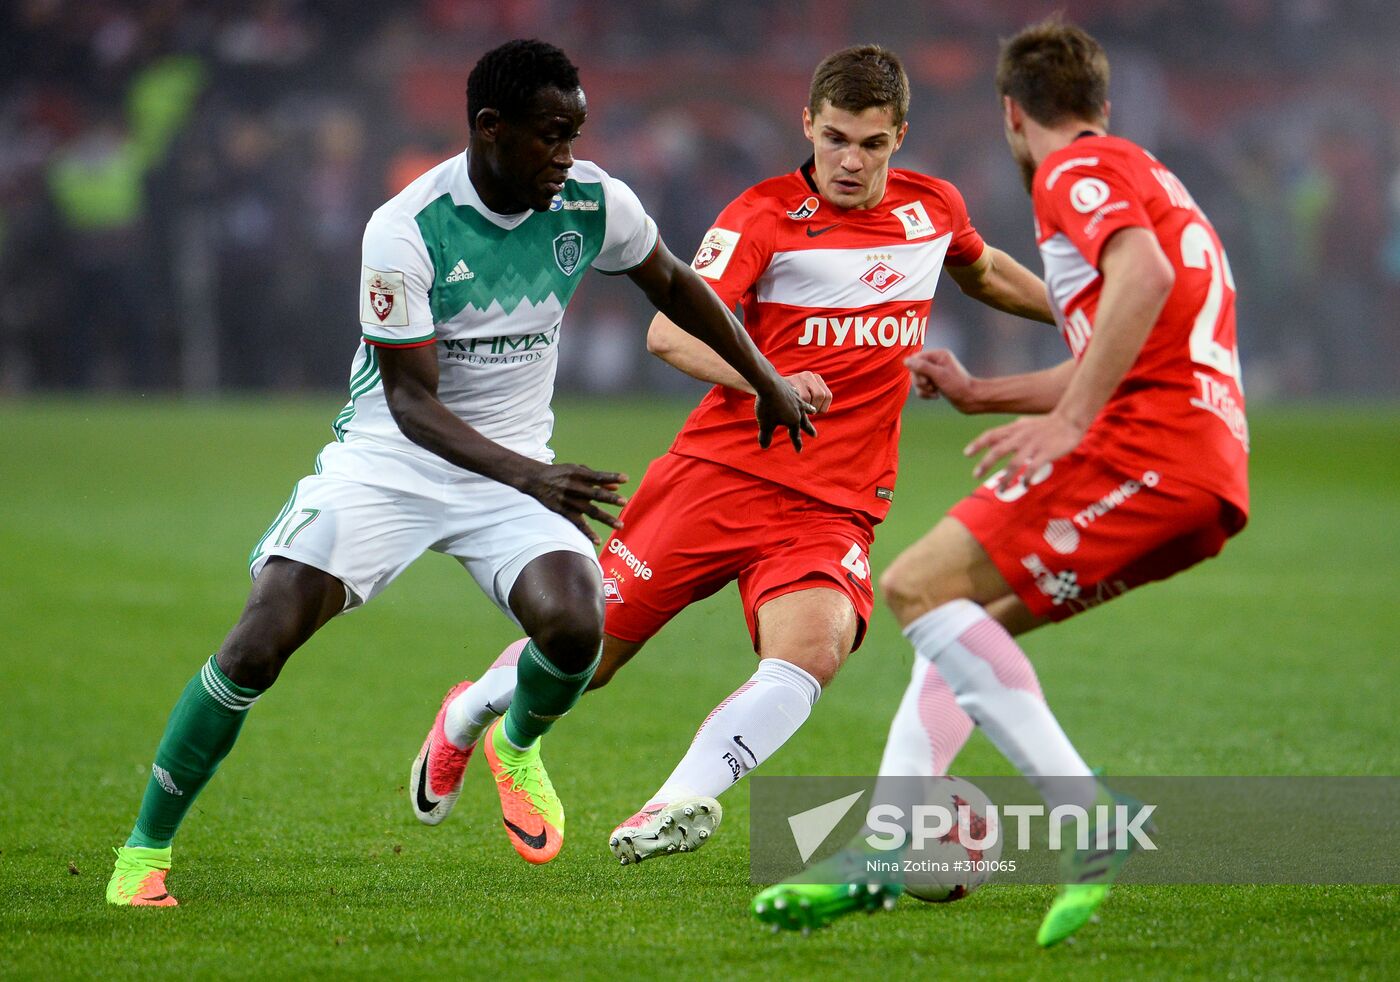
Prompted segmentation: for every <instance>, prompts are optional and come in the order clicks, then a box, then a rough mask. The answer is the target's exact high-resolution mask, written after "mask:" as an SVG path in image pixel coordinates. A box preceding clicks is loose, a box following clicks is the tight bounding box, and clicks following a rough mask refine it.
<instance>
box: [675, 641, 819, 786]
mask: <svg viewBox="0 0 1400 982" xmlns="http://www.w3.org/2000/svg"><path fill="white" fill-rule="evenodd" d="M821 693H822V687H821V684H820V683H819V682H818V681H817V680H816V679H815V678H813V677H812V676H811V675H810V674H809V673H808V672H807V671H806V670H805V669H802V668H799V667H798V666H796V665H794V664H792V663H791V662H786V661H782V660H780V659H777V658H765V659H763V660H762V661H760V662H759V663H758V671H756V672H754V673H753V676H752V677H751V678H750V679H749V680H748V681H747V682H745V683H744V684H743V685H741V686H739V688H737V689H735V690H734V692H733V693H732V694H731V695H730V696H729V697H728V698H726V699H725V700H724V701H723V702H721V703H720V704H719V705H718V706H716V707H715V708H714V709H713V710H711V712H710V715H708V716H706V717H705V722H703V723H701V724H700V729H699V730H698V731H697V732H696V734H695V739H694V741H693V742H692V743H691V745H690V749H689V750H688V751H686V755H685V756H684V757H683V758H681V762H680V763H679V764H677V765H676V769H675V770H674V771H672V772H671V776H670V777H668V778H667V779H666V783H664V784H663V785H661V787H660V789H658V790H657V792H656V794H654V795H652V796H651V799H650V801H649V802H648V804H655V803H657V802H670V801H675V800H676V799H677V798H686V797H691V796H694V795H707V796H709V797H711V798H716V797H718V796H719V795H720V794H721V793H722V792H723V791H724V790H725V789H726V788H729V787H730V786H731V785H733V784H734V783H735V782H737V781H738V780H739V779H740V778H742V777H743V776H744V775H745V774H747V773H748V772H749V771H751V770H753V769H754V768H755V767H757V766H758V765H759V764H761V763H763V761H765V760H767V759H768V758H769V757H771V756H772V755H773V754H774V753H776V752H777V751H778V748H779V747H781V746H782V745H783V744H784V743H786V742H787V740H788V737H790V736H792V735H793V734H794V733H796V732H797V730H798V728H799V727H801V726H802V724H803V723H804V722H806V721H807V717H808V716H810V715H811V713H812V707H813V706H814V705H816V702H817V697H818V696H820V695H821Z"/></svg>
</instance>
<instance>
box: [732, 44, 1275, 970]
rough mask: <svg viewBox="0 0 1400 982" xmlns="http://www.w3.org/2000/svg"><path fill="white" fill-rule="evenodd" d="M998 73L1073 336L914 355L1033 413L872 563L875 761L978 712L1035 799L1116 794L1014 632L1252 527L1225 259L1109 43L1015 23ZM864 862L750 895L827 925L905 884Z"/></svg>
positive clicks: (1070, 926) (931, 765) (1070, 914)
mask: <svg viewBox="0 0 1400 982" xmlns="http://www.w3.org/2000/svg"><path fill="white" fill-rule="evenodd" d="M997 90H998V93H999V95H1000V96H1001V101H1002V109H1003V120H1004V123H1005V128H1006V137H1007V140H1008V142H1009V143H1010V146H1011V152H1012V154H1013V156H1014V157H1015V159H1016V161H1017V163H1018V164H1019V165H1020V167H1021V170H1022V173H1023V175H1024V178H1025V183H1026V189H1027V190H1028V191H1029V192H1030V195H1031V199H1032V202H1033V204H1034V211H1035V223H1036V239H1037V242H1038V243H1039V247H1040V254H1041V258H1042V259H1043V261H1044V264H1045V282H1046V285H1047V286H1048V288H1049V290H1050V297H1051V301H1052V303H1053V305H1054V308H1055V319H1056V323H1057V324H1058V326H1059V329H1060V333H1061V334H1062V335H1063V337H1064V340H1065V343H1066V345H1067V346H1068V348H1069V351H1070V356H1071V357H1070V358H1069V359H1068V360H1066V361H1065V362H1063V363H1062V364H1060V365H1057V366H1055V367H1053V368H1049V369H1045V370H1044V371H1040V372H1035V373H1031V374H1028V375H1018V376H1010V377H1002V378H989V379H981V378H973V377H971V376H970V375H968V373H967V372H966V371H964V370H963V368H962V366H961V365H959V364H958V362H957V360H956V359H955V358H953V357H952V355H951V354H950V353H949V352H947V351H928V352H921V353H920V354H918V355H915V356H914V357H913V358H912V359H910V368H911V369H912V371H913V374H914V378H915V384H916V386H917V388H918V391H919V393H920V394H921V395H924V396H929V397H933V396H940V395H941V396H942V397H944V398H945V399H947V400H948V401H949V402H951V403H952V404H953V405H954V406H955V407H957V408H958V409H959V410H961V411H963V412H967V413H982V412H1001V413H1024V414H1026V415H1024V416H1022V417H1021V418H1019V419H1017V420H1015V421H1014V422H1011V423H1008V424H1006V425H1004V426H998V427H996V428H994V429H991V430H988V431H987V432H985V433H983V434H982V435H981V436H979V437H978V438H977V439H976V440H974V441H973V442H972V443H971V444H970V445H969V446H968V448H967V451H966V452H967V454H968V455H969V456H976V455H979V454H980V455H981V459H980V461H979V463H978V464H977V466H976V468H975V469H974V475H975V476H977V477H981V476H983V475H984V474H986V473H987V472H989V471H991V470H992V468H993V467H994V466H995V465H996V463H997V462H998V461H1004V465H1003V466H1002V467H1001V468H1000V469H999V470H997V471H996V473H994V474H992V475H991V477H990V478H989V479H988V480H987V482H986V483H985V484H984V485H983V486H982V487H980V488H978V489H977V490H976V491H975V492H974V493H973V494H972V495H970V496H969V497H967V498H965V499H963V500H962V501H961V502H959V503H958V504H957V505H955V506H954V507H953V508H952V510H951V511H950V512H949V513H948V516H947V517H945V518H944V519H943V520H942V521H940V522H939V523H938V524H937V525H935V526H934V528H933V530H932V531H930V532H929V533H928V534H927V535H926V536H924V538H922V539H921V540H919V541H918V542H916V543H915V544H914V545H913V546H911V547H910V548H908V549H907V550H905V552H904V553H903V554H902V555H900V556H899V557H898V558H897V559H896V560H895V561H894V563H893V564H892V565H891V566H890V567H889V569H887V570H886V571H885V572H884V573H883V574H882V575H881V577H880V587H881V592H882V593H883V595H884V597H885V600H886V601H887V602H888V604H889V605H890V608H891V609H892V610H893V612H894V614H895V617H896V618H897V619H898V620H899V623H900V625H901V627H902V628H903V630H904V635H905V637H906V638H908V639H909V641H910V643H911V644H912V645H913V646H914V650H915V652H916V653H917V654H918V655H919V657H918V658H916V659H915V660H914V673H913V678H912V679H911V681H910V684H909V687H908V689H907V690H906V692H905V696H904V701H903V702H902V703H901V705H900V708H899V711H898V712H897V714H896V716H895V719H894V722H893V724H892V726H891V729H890V735H889V740H888V742H887V743H886V747H885V755H884V760H883V762H882V764H881V769H880V773H881V775H882V776H884V775H917V776H927V775H934V774H943V773H947V767H948V764H949V762H950V761H951V760H952V758H953V756H954V755H955V754H956V753H957V752H958V750H959V749H960V748H961V747H962V745H963V743H964V742H965V741H966V740H967V737H968V735H969V734H970V733H971V731H972V727H973V721H974V720H975V721H976V724H977V725H978V726H981V727H982V730H983V732H984V733H986V735H987V736H988V737H989V738H990V739H991V740H992V742H993V743H994V744H996V746H997V748H998V749H999V750H1001V752H1002V753H1003V754H1005V755H1006V757H1007V759H1008V760H1009V761H1010V762H1011V763H1012V764H1014V765H1015V766H1016V768H1017V769H1018V770H1019V771H1020V772H1021V773H1022V774H1023V775H1025V776H1026V778H1027V779H1028V780H1029V781H1030V782H1031V783H1032V784H1034V785H1035V786H1036V787H1037V789H1038V790H1039V791H1040V793H1041V794H1042V796H1044V798H1045V799H1046V803H1047V805H1049V806H1052V807H1053V806H1057V805H1078V806H1080V807H1084V808H1086V809H1088V808H1089V806H1091V805H1096V804H1107V803H1111V802H1114V801H1115V800H1117V801H1123V800H1124V799H1122V797H1121V796H1114V795H1112V793H1111V792H1109V791H1108V790H1107V789H1106V788H1104V787H1103V786H1102V784H1101V783H1100V782H1098V781H1097V780H1096V779H1095V778H1094V776H1093V774H1092V772H1091V771H1090V769H1089V767H1088V765H1087V764H1085V762H1084V760H1083V758H1081V757H1080V755H1079V753H1078V751H1076V750H1075V748H1074V746H1073V745H1072V744H1071V743H1070V741H1069V738H1068V737H1067V736H1066V735H1065V733H1064V731H1063V730H1062V729H1061V728H1060V725H1059V723H1058V722H1057V721H1056V719H1055V716H1054V714H1053V713H1051V711H1050V708H1049V706H1048V705H1047V704H1046V702H1045V699H1044V696H1043V695H1042V694H1041V691H1040V684H1039V682H1038V681H1037V678H1036V674H1035V670H1034V669H1033V668H1032V667H1031V664H1030V662H1029V660H1027V658H1026V656H1025V653H1024V652H1023V651H1022V650H1021V648H1020V646H1019V645H1017V643H1016V642H1015V641H1014V640H1013V637H1012V635H1015V634H1020V633H1022V632H1025V631H1028V630H1030V629H1032V628H1034V627H1038V626H1040V625H1042V624H1045V623H1048V622H1052V621H1061V620H1064V619H1065V618H1068V617H1072V616H1073V615H1075V614H1078V613H1082V612H1083V611H1086V610H1089V609H1091V608H1093V607H1095V606H1097V605H1099V604H1101V603H1104V602H1105V601H1108V600H1111V599H1112V598H1114V597H1117V596H1120V595H1122V594H1123V593H1125V592H1127V591H1128V590H1131V589H1133V588H1135V587H1138V586H1141V585H1142V584H1144V583H1149V582H1152V581H1154V580H1162V579H1165V578H1167V577H1169V576H1172V575H1173V574H1175V573H1178V572H1180V571H1181V570H1184V569H1186V568H1188V567H1190V566H1193V565H1195V564H1196V563H1198V562H1200V561H1201V560H1203V559H1209V558H1210V557H1212V556H1214V555H1216V554H1217V553H1218V552H1219V551H1220V550H1221V548H1222V547H1223V546H1224V544H1225V541H1226V540H1227V539H1228V538H1230V537H1231V536H1233V535H1234V534H1236V533H1237V532H1239V531H1240V529H1242V528H1243V527H1244V524H1245V519H1246V515H1247V513H1248V509H1249V485H1248V476H1247V466H1246V465H1247V461H1248V456H1249V431H1248V428H1247V427H1246V424H1245V416H1244V394H1243V391H1242V389H1241V387H1240V359H1239V353H1238V351H1237V350H1236V345H1235V283H1234V278H1233V276H1232V275H1231V273H1230V263H1229V260H1228V259H1227V258H1226V256H1225V251H1224V249H1223V248H1222V246H1221V243H1220V238H1219V236H1217V235H1216V233H1215V229H1214V228H1213V227H1212V225H1211V223H1210V221H1209V220H1208V219H1207V218H1206V216H1205V215H1204V214H1203V213H1202V212H1201V210H1200V208H1199V207H1197V205H1196V203H1195V201H1194V200H1192V197H1191V195H1190V193H1189V192H1188V191H1187V190H1186V188H1185V187H1184V186H1183V185H1182V183H1181V181H1180V180H1178V179H1177V178H1176V176H1175V175H1174V174H1172V172H1171V171H1170V170H1168V169H1167V167H1166V166H1165V165H1164V164H1163V163H1161V162H1160V161H1158V160H1157V159H1156V158H1155V157H1153V156H1152V155H1151V154H1150V153H1148V152H1147V151H1146V150H1144V149H1143V148H1142V147H1139V146H1137V145H1136V144H1134V143H1132V142H1130V141H1128V140H1124V139H1121V138H1119V137H1115V136H1110V135H1109V134H1108V132H1107V126H1108V109H1109V107H1108V98H1107V95H1108V59H1107V57H1106V56H1105V54H1104V52H1103V49H1102V48H1101V47H1099V45H1098V43H1097V42H1096V41H1094V39H1093V38H1091V37H1090V36H1089V35H1087V34H1086V33H1084V31H1082V30H1080V29H1079V28H1078V27H1075V26H1073V25H1070V24H1067V23H1064V22H1063V21H1061V20H1058V19H1051V20H1048V21H1046V22H1044V23H1042V24H1038V25H1035V26H1033V27H1030V28H1027V29H1026V30H1024V31H1022V32H1021V33H1019V34H1018V35H1016V36H1015V37H1013V38H1011V39H1010V40H1009V41H1007V42H1006V43H1005V44H1004V45H1003V47H1002V51H1001V57H1000V62H999V64H998V68H997ZM877 797H878V792H877ZM1132 841H1133V840H1132V839H1131V838H1130V837H1126V836H1125V837H1122V840H1121V842H1120V846H1119V848H1115V849H1108V850H1103V851H1098V852H1095V851H1093V850H1084V851H1077V850H1075V849H1073V848H1067V849H1066V850H1065V851H1064V853H1063V854H1062V857H1061V874H1062V877H1063V879H1062V881H1061V882H1062V883H1064V884H1066V885H1065V886H1062V887H1061V888H1060V893H1059V896H1058V897H1057V898H1056V901H1055V903H1054V905H1053V906H1052V907H1051V909H1050V911H1049V913H1048V914H1047V915H1046V917H1045V919H1044V921H1043V923H1042V924H1041V927H1040V932H1039V934H1038V936H1037V940H1038V942H1039V943H1040V944H1041V945H1045V946H1049V945H1053V944H1056V943H1057V942H1059V941H1062V940H1064V939H1065V938H1067V937H1069V936H1070V935H1071V934H1073V933H1074V932H1075V931H1077V930H1078V929H1079V928H1080V927H1082V926H1083V925H1084V924H1085V923H1087V922H1088V920H1089V918H1090V916H1091V915H1092V914H1093V912H1094V910H1095V909H1096V908H1097V907H1098V906H1099V904H1100V903H1102V902H1103V900H1104V898H1105V897H1106V896H1107V894H1108V890H1109V886H1110V885H1111V883H1112V882H1113V880H1114V879H1115V877H1116V876H1117V874H1118V870H1119V869H1120V868H1121V866H1122V865H1123V863H1124V862H1125V861H1126V860H1127V858H1128V855H1129V853H1130V850H1129V849H1126V848H1122V846H1123V845H1126V844H1130V843H1131V842H1132ZM845 868H851V869H854V868H856V864H847V865H846V867H845ZM858 879H859V877H852V878H851V880H850V881H848V882H846V883H843V884H837V885H833V886H813V885H810V884H795V883H792V884H779V885H778V886H776V887H771V888H769V889H768V890H765V891H764V892H763V893H761V894H759V896H758V897H756V898H755V900H754V911H755V913H756V914H757V915H758V916H759V917H760V918H761V919H763V920H766V921H769V922H771V923H775V924H779V925H780V926H784V927H804V926H820V925H821V924H823V923H826V922H827V921H829V920H830V919H831V918H832V917H835V916H839V915H840V914H844V913H847V912H849V911H851V910H856V909H863V908H867V907H874V906H877V905H878V904H879V903H880V902H881V901H888V900H890V899H891V898H892V895H894V894H897V893H898V887H897V885H892V884H891V885H877V886H876V887H873V888H871V889H852V888H853V887H855V886H862V887H863V886H864V884H859V883H857V882H856V881H857V880H858Z"/></svg>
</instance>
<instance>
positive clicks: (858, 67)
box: [807, 44, 909, 126]
mask: <svg viewBox="0 0 1400 982" xmlns="http://www.w3.org/2000/svg"><path fill="white" fill-rule="evenodd" d="M823 103H827V104H829V105H832V106H834V107H835V108H837V109H844V110H845V111H846V112H849V113H858V112H864V111H865V110H866V109H870V108H871V107H873V106H881V107H888V108H889V110H890V114H891V115H892V116H893V117H894V124H895V125H896V126H898V125H899V124H900V123H903V122H904V117H905V116H907V115H908V114H909V76H908V75H906V74H904V66H903V65H902V64H900V61H899V56H898V55H896V54H895V53H894V52H893V51H890V50H889V49H888V48H882V47H881V46H880V45H878V44H859V45H856V46H855V47H852V48H842V49H841V50H840V51H837V52H835V53H833V54H829V55H827V56H826V57H825V58H823V59H822V63H821V64H820V65H818V66H817V70H816V71H815V72H814V73H812V89H811V92H809V93H808V95H807V108H808V109H809V110H811V113H812V115H813V116H815V115H816V114H817V113H818V112H819V111H820V110H821V107H822V104H823Z"/></svg>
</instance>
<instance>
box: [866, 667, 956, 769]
mask: <svg viewBox="0 0 1400 982" xmlns="http://www.w3.org/2000/svg"><path fill="white" fill-rule="evenodd" d="M973 725H974V724H973V722H972V718H971V717H970V716H968V715H967V713H965V712H963V711H962V709H960V708H959V707H958V700H957V696H955V695H954V694H953V690H952V689H951V688H949V687H948V683H947V682H946V681H944V679H943V676H942V675H940V674H939V673H938V669H936V668H934V667H933V665H932V664H930V663H929V661H928V660H927V659H925V658H915V659H914V668H913V670H912V671H911V672H910V676H909V685H908V686H907V687H906V688H905V690H904V698H903V699H901V700H900V703H899V709H898V710H897V711H896V712H895V714H894V719H893V720H891V721H890V734H889V736H888V737H887V738H886V740H885V754H884V756H883V757H882V758H881V759H880V771H879V773H880V774H881V776H884V775H889V776H891V777H936V776H940V775H943V774H947V773H948V768H949V767H950V766H951V765H952V763H953V758H954V757H956V756H957V755H958V751H959V750H961V749H962V748H963V745H964V744H965V743H967V739H968V737H970V736H971V735H972V728H973Z"/></svg>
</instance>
